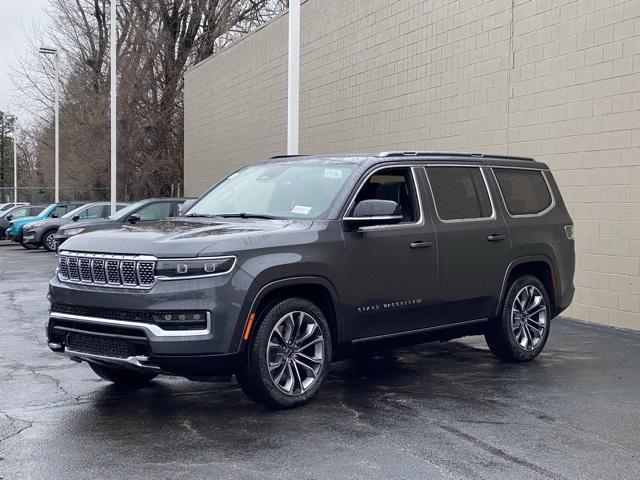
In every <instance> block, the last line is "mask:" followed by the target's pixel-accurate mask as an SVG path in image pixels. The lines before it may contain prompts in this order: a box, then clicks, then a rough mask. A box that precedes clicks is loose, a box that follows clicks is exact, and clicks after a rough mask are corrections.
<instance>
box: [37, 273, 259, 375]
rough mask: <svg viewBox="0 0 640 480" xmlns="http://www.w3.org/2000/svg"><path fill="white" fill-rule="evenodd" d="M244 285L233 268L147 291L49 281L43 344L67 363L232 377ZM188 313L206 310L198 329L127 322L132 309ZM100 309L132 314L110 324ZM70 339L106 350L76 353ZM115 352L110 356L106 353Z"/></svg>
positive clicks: (163, 283) (244, 278)
mask: <svg viewBox="0 0 640 480" xmlns="http://www.w3.org/2000/svg"><path fill="white" fill-rule="evenodd" d="M250 282H251V277H249V276H248V275H247V274H246V273H244V271H242V270H240V269H236V270H235V271H234V272H232V274H230V275H229V276H218V277H211V278H203V279H197V280H193V279H192V280H186V279H185V280H176V281H160V282H158V283H157V284H156V285H155V286H154V287H153V288H152V289H149V290H141V289H128V288H110V287H105V286H102V287H101V286H95V285H83V284H78V283H72V284H71V283H67V282H60V281H59V280H58V279H57V278H56V277H54V279H53V280H51V283H50V288H49V298H50V300H51V302H52V306H53V309H52V311H51V312H50V313H49V321H48V322H47V328H46V330H47V338H48V342H49V347H50V348H51V349H52V350H53V351H55V352H58V353H64V354H65V355H67V356H69V357H71V358H73V359H75V360H80V361H89V362H94V363H102V364H110V365H117V366H120V367H122V368H133V369H137V370H145V371H155V372H157V373H165V374H171V375H181V376H186V377H209V376H215V375H228V374H230V373H233V372H235V370H236V368H237V361H238V358H240V343H241V339H240V337H241V332H240V331H241V329H242V327H243V325H244V322H243V321H242V320H241V318H240V308H241V306H242V304H243V301H244V294H245V293H244V292H246V290H247V289H248V286H249V285H250ZM243 285H244V288H242V286H243ZM64 305H67V306H69V308H68V309H66V308H62V307H63V306H64ZM114 306H115V307H117V310H116V309H114ZM79 309H85V310H86V312H87V313H85V314H81V313H83V312H82V311H81V310H79ZM101 309H102V310H101ZM56 310H57V311H56ZM63 310H64V311H63ZM195 310H197V311H206V312H208V313H207V324H206V327H204V328H199V329H198V330H165V329H163V328H162V327H161V326H159V325H157V324H153V323H150V322H149V321H147V320H145V321H131V320H130V319H129V318H134V319H135V318H137V317H135V315H133V313H135V312H143V313H147V314H148V313H151V312H168V311H171V312H177V313H179V312H180V311H195ZM100 311H105V312H107V311H109V312H114V311H116V312H121V313H131V314H132V315H129V316H126V318H127V319H122V318H124V317H120V316H118V318H120V319H116V318H114V316H113V315H111V314H109V315H100ZM69 312H71V313H69ZM78 312H80V313H78ZM145 318H146V317H145ZM77 338H81V339H83V340H84V341H87V342H89V343H90V344H93V343H95V344H98V345H100V344H101V343H104V344H106V345H107V346H108V348H106V349H102V348H97V349H93V348H85V347H84V346H83V348H81V349H78V348H77V347H74V342H76V339H77ZM94 341H95V342H94ZM92 342H93V343H92ZM112 346H113V347H114V348H111V347H112ZM116 347H117V349H120V350H118V352H119V353H118V354H117V355H115V354H113V353H111V352H112V350H113V351H116V350H114V349H115V348H116ZM122 349H124V350H125V352H124V353H123V350H122Z"/></svg>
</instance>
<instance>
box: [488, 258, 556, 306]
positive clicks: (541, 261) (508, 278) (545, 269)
mask: <svg viewBox="0 0 640 480" xmlns="http://www.w3.org/2000/svg"><path fill="white" fill-rule="evenodd" d="M556 272H557V270H556V268H555V266H554V264H553V261H552V260H551V259H550V258H549V257H547V256H545V255H531V256H526V257H520V258H517V259H515V260H513V261H512V262H511V263H510V264H509V266H508V267H507V270H506V272H505V275H504V280H503V282H502V290H501V292H500V302H498V309H497V310H496V315H499V314H500V310H501V309H502V304H503V302H504V298H505V295H506V294H507V290H508V288H509V285H511V282H512V281H513V280H514V279H515V278H517V277H519V276H522V275H533V276H534V277H536V278H537V279H538V280H540V281H541V282H542V284H543V285H544V287H545V289H546V290H547V293H548V294H549V296H550V297H551V305H552V306H553V311H554V312H555V311H556V310H557V308H558V306H557V301H558V291H557V290H558V284H557V277H556V275H557V274H556Z"/></svg>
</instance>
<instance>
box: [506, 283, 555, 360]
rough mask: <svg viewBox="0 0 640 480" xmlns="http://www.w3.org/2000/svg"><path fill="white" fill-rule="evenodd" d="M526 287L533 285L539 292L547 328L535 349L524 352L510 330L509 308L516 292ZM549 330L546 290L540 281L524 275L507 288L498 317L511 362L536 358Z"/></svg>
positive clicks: (549, 304) (543, 345)
mask: <svg viewBox="0 0 640 480" xmlns="http://www.w3.org/2000/svg"><path fill="white" fill-rule="evenodd" d="M527 285H533V286H534V287H536V288H537V289H538V290H540V292H542V295H543V297H544V301H545V304H546V305H547V326H546V327H547V328H546V329H545V333H544V336H543V338H542V341H541V342H540V343H539V344H538V346H537V347H536V348H534V349H533V350H531V351H527V350H524V349H523V348H522V347H521V346H520V345H518V343H517V342H516V338H515V336H514V334H513V330H512V328H511V307H512V305H513V302H514V300H515V297H516V295H517V294H518V292H519V291H520V290H521V289H522V288H524V287H525V286H527ZM550 328H551V301H550V298H549V294H548V293H547V289H546V288H545V286H544V285H543V283H542V282H541V281H540V280H538V279H537V278H536V277H534V276H532V275H524V276H522V277H519V278H518V279H516V280H515V281H514V282H513V283H512V284H511V286H510V287H509V291H508V292H507V295H506V297H505V300H504V305H503V306H502V314H501V316H500V334H501V335H502V336H503V339H504V340H505V343H506V345H507V346H508V348H509V354H510V356H511V357H512V358H513V360H516V361H521V362H526V361H529V360H533V359H534V358H535V357H537V356H538V355H539V354H540V352H542V350H543V349H544V347H545V345H546V343H547V339H548V338H549V330H550Z"/></svg>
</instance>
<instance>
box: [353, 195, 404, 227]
mask: <svg viewBox="0 0 640 480" xmlns="http://www.w3.org/2000/svg"><path fill="white" fill-rule="evenodd" d="M401 221H402V213H401V210H400V205H398V203H397V202H394V201H392V200H375V199H373V200H362V201H361V202H359V203H358V204H357V205H356V208H354V209H353V215H352V216H351V217H344V219H343V225H344V228H345V230H347V231H353V230H358V229H359V228H362V227H371V226H374V225H393V224H396V223H400V222H401Z"/></svg>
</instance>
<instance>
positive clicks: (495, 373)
mask: <svg viewBox="0 0 640 480" xmlns="http://www.w3.org/2000/svg"><path fill="white" fill-rule="evenodd" d="M54 267H55V256H54V255H52V254H49V253H45V252H43V251H42V250H38V251H25V250H23V249H22V248H21V247H19V246H17V247H16V246H13V245H9V244H6V243H2V242H0V309H1V312H2V315H1V316H0V332H1V333H0V479H5V480H9V479H10V480H14V479H58V478H60V479H103V478H108V479H131V478H136V479H141V478H150V479H175V478H180V479H205V478H207V479H209V478H210V479H224V478H243V479H244V478H247V479H265V478H283V479H284V478H297V479H325V478H327V479H343V478H345V479H372V478H393V479H404V478H417V479H418V478H419V479H467V478H469V479H476V478H479V479H492V480H493V479H513V478H522V479H574V478H580V479H598V480H602V479H616V480H620V479H637V478H639V477H638V475H639V474H638V472H640V453H639V452H640V333H638V332H630V331H623V330H615V329H611V328H606V327H600V326H593V325H586V324H583V323H578V322H574V321H571V320H567V319H557V320H556V321H554V323H553V326H552V330H551V337H550V340H549V343H548V344H547V347H546V350H545V351H544V353H543V354H542V355H541V356H540V357H539V358H538V359H537V360H536V361H534V362H531V363H528V364H524V365H512V364H506V363H502V362H500V361H498V360H496V359H495V358H494V357H493V356H492V355H491V354H490V353H489V351H488V350H487V348H486V345H485V343H484V340H483V339H482V338H481V337H472V338H468V339H464V340H461V341H454V342H449V343H434V344H427V345H421V346H417V347H412V348H407V349H401V350H394V351H393V352H386V353H381V354H380V355H377V356H370V357H364V358H358V359H354V360H348V361H344V362H340V363H336V364H334V365H333V366H332V372H331V374H330V376H329V377H328V379H327V382H326V383H325V385H324V387H323V389H322V391H321V393H320V395H319V396H318V398H317V400H315V401H314V402H312V403H311V404H309V405H308V406H306V407H303V408H300V409H297V410H293V411H279V412H273V411H269V410H266V409H265V408H263V407H260V406H258V405H256V404H254V403H252V402H250V401H249V400H247V399H246V398H245V397H244V395H243V394H242V392H241V391H240V389H239V388H238V386H237V385H236V384H235V382H230V383H221V384H207V383H193V382H189V381H187V380H182V379H174V378H169V377H160V378H159V379H157V380H156V381H155V382H153V383H152V384H150V385H149V386H146V387H144V388H139V389H137V390H122V389H119V388H117V387H114V386H112V385H109V384H108V383H107V382H104V381H102V380H99V379H98V378H97V377H96V376H94V374H93V373H92V372H91V371H90V370H89V368H88V367H87V366H86V365H80V364H76V363H73V362H71V361H69V360H67V359H66V358H64V357H61V356H58V355H56V354H53V353H51V352H50V351H49V350H48V348H47V347H46V342H45V335H44V322H45V319H46V315H47V306H48V303H47V299H46V291H47V282H48V279H49V277H50V276H51V274H52V272H53V269H54Z"/></svg>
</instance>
